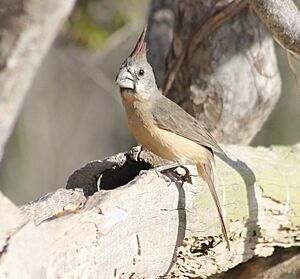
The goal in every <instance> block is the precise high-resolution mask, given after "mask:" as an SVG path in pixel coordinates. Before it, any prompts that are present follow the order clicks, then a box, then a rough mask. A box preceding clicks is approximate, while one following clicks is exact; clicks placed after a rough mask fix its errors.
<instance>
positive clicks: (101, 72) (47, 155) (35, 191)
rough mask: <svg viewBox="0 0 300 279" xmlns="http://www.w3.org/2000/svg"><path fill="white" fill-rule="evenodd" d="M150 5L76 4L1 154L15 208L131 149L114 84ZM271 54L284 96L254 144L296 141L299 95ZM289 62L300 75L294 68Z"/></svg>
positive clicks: (283, 59)
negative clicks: (96, 163) (77, 172)
mask: <svg viewBox="0 0 300 279" xmlns="http://www.w3.org/2000/svg"><path fill="white" fill-rule="evenodd" d="M295 2H296V3H297V4H299V2H300V1H295ZM148 3H149V0H125V1H110V0H80V1H78V3H77V6H76V7H75V9H74V11H73V13H72V15H71V17H70V19H69V20H68V22H66V23H65V25H64V26H63V28H62V30H61V32H60V34H59V35H58V37H57V39H56V41H55V43H54V44H53V46H52V48H51V49H50V51H49V53H48V54H47V56H46V57H45V59H44V61H43V63H42V65H41V67H40V69H39V71H38V73H37V75H36V77H35V80H34V82H33V84H32V86H31V89H30V92H29V94H28V95H27V98H26V101H25V104H24V106H23V109H22V112H21V114H20V117H19V119H18V122H17V124H16V127H15V131H14V133H13V135H12V136H11V138H10V141H9V143H8V145H7V147H6V150H5V156H4V159H3V162H2V164H1V168H0V190H1V191H2V192H3V193H4V194H5V195H6V196H8V197H9V198H10V199H11V200H12V201H13V202H15V203H17V204H24V203H26V202H29V201H31V200H34V199H37V198H39V197H40V196H42V195H44V194H46V193H47V192H49V191H54V190H56V189H57V188H59V187H64V186H65V184H66V181H67V179H68V176H69V175H70V174H71V173H72V172H73V171H74V170H76V169H78V168H80V167H81V166H83V165H84V164H85V163H87V162H88V161H91V160H97V159H103V158H105V157H107V156H110V155H113V154H115V153H118V152H122V151H126V150H128V149H129V148H130V147H131V146H132V145H133V144H134V143H135V142H134V140H133V139H132V137H131V136H130V134H129V131H128V129H127V124H126V119H125V117H124V114H123V109H122V107H121V102H120V96H119V90H118V88H117V87H116V85H115V83H114V78H115V75H116V74H117V72H118V69H119V67H120V65H121V63H122V62H123V60H124V59H125V58H126V57H127V56H128V55H129V53H130V52H131V50H132V47H133V46H134V44H135V42H136V39H137V37H138V35H139V33H140V32H141V28H142V26H144V24H145V22H146V19H147V12H148ZM276 50H277V57H278V63H279V68H280V72H281V76H282V81H283V85H282V95H281V98H280V101H279V103H278V104H277V107H276V109H275V110H274V111H273V113H272V115H271V116H270V118H269V119H268V121H267V122H266V123H265V125H264V127H263V128H262V130H261V131H260V132H259V133H258V135H257V136H256V138H255V139H254V141H253V143H252V145H254V146H257V145H264V146H269V145H274V144H282V145H290V144H294V143H296V142H299V141H300V125H299V124H300V109H299V105H300V90H299V88H298V87H297V82H296V78H295V77H294V75H293V73H292V72H291V70H290V68H289V66H288V62H287V56H286V53H285V51H284V50H283V49H281V48H280V47H279V46H278V45H277V46H276ZM293 64H294V66H295V67H296V68H297V69H298V72H299V70H300V63H299V62H298V61H297V60H295V59H293ZM299 73H300V72H299Z"/></svg>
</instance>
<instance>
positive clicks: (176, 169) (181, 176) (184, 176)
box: [154, 162, 192, 185]
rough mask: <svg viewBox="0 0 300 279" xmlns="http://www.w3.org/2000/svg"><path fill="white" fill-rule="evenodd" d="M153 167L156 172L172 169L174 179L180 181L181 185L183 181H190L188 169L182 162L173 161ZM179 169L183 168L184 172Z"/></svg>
mask: <svg viewBox="0 0 300 279" xmlns="http://www.w3.org/2000/svg"><path fill="white" fill-rule="evenodd" d="M154 169H155V170H156V171H157V172H165V171H172V173H173V176H174V177H175V178H176V180H177V181H181V185H183V183H184V182H188V183H192V180H191V174H190V171H189V169H188V168H187V167H185V166H183V163H182V162H175V163H172V164H168V165H163V166H159V167H155V168H154ZM181 169H183V170H184V173H183V172H182V171H180V170H181Z"/></svg>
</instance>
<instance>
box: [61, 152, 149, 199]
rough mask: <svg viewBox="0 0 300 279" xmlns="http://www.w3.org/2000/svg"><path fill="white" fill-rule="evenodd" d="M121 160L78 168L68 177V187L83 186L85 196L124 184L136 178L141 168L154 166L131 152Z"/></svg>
mask: <svg viewBox="0 0 300 279" xmlns="http://www.w3.org/2000/svg"><path fill="white" fill-rule="evenodd" d="M123 156H124V157H123V158H122V157H120V158H119V160H104V161H93V162H90V163H88V164H87V165H85V166H84V167H82V168H81V169H78V170H76V171H75V172H74V173H73V174H72V175H71V176H70V177H69V179H68V182H67V186H66V188H67V189H74V188H82V189H83V190H84V193H85V196H90V195H93V194H94V193H95V192H97V191H98V187H97V182H98V180H99V189H100V190H112V189H115V188H117V187H120V186H123V185H125V184H127V183H128V182H130V181H131V180H132V179H134V178H135V177H136V176H137V175H138V174H139V172H140V171H141V170H148V169H150V168H151V167H152V166H151V164H150V163H147V162H145V161H143V160H140V161H136V160H133V159H132V158H131V157H130V155H129V153H125V154H123Z"/></svg>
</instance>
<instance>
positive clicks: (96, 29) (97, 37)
mask: <svg viewBox="0 0 300 279" xmlns="http://www.w3.org/2000/svg"><path fill="white" fill-rule="evenodd" d="M95 2H96V4H97V5H101V4H102V0H81V1H79V2H78V4H77V6H76V7H75V9H74V12H73V14H72V16H71V17H70V19H69V21H68V23H67V25H66V28H65V31H66V33H67V35H68V37H69V39H70V40H71V41H75V42H76V43H78V44H80V45H81V46H85V47H88V48H93V49H95V48H98V47H100V46H101V45H102V44H103V42H104V41H105V40H106V39H107V37H108V36H109V35H110V34H111V33H113V32H114V31H116V30H117V29H118V28H120V27H122V26H123V25H124V24H125V23H126V22H127V21H128V18H127V16H126V14H125V13H121V12H120V11H119V10H118V9H114V10H108V11H107V14H108V15H107V17H108V18H109V19H108V20H106V22H105V23H101V21H100V22H99V21H96V20H95V19H94V18H93V16H91V14H90V12H89V9H88V7H89V4H90V3H95ZM97 2H99V3H97ZM103 9H105V7H103Z"/></svg>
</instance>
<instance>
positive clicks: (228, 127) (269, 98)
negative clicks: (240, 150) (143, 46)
mask: <svg viewBox="0 0 300 279" xmlns="http://www.w3.org/2000/svg"><path fill="white" fill-rule="evenodd" d="M215 2H216V1H211V0H206V1H203V0H182V1H157V0H153V1H152V9H151V11H150V15H149V52H148V53H149V59H150V62H151V63H152V65H153V67H154V71H155V72H156V73H158V74H157V76H156V78H157V79H158V82H159V85H160V86H161V87H162V85H163V83H165V82H166V80H165V79H166V73H167V72H168V71H172V70H173V69H174V65H175V63H176V62H177V60H178V58H179V57H180V55H181V54H182V53H183V51H184V50H185V48H186V45H187V43H188V41H189V40H190V39H191V38H192V37H193V36H194V34H195V33H196V32H197V31H198V30H199V29H200V28H201V27H202V26H203V25H204V24H205V22H207V20H209V17H208V16H207V15H208V14H209V12H210V11H211V10H212V8H213V6H214V4H215ZM280 91H281V80H280V75H279V71H278V67H277V62H276V56H275V52H274V46H273V40H272V37H271V36H270V35H269V33H268V31H267V30H266V28H265V26H264V25H263V23H262V22H261V21H260V20H259V19H258V18H257V16H256V15H255V14H254V13H253V12H252V11H251V10H250V9H249V8H248V7H246V8H245V9H243V10H242V11H241V12H239V13H238V14H237V15H236V16H233V17H232V18H230V19H229V20H228V21H227V22H225V23H224V24H222V26H221V27H220V28H218V29H217V30H216V31H215V32H213V33H212V34H211V35H209V36H207V37H206V38H205V39H204V40H203V41H202V42H201V43H200V44H197V46H196V48H195V50H193V51H192V52H191V51H190V52H189V53H187V56H186V57H185V59H184V61H183V63H182V65H181V67H180V69H179V71H178V74H177V76H176V79H175V82H174V84H173V86H172V87H171V90H170V91H169V92H168V95H167V96H168V97H169V98H171V99H172V100H174V101H175V102H176V103H178V104H179V105H180V106H182V107H183V108H184V109H185V110H186V111H188V112H189V113H190V114H192V115H194V116H195V117H197V118H198V119H200V120H201V121H203V122H204V123H205V125H206V126H207V127H208V128H209V129H210V130H211V131H212V133H213V134H214V135H215V136H216V137H217V139H218V140H220V141H222V142H224V143H244V144H245V143H246V144H247V143H249V142H250V141H251V140H252V139H253V137H254V136H255V135H256V133H257V132H258V131H259V130H260V129H261V127H262V125H263V123H264V122H265V120H266V119H267V118H268V116H269V114H270V112H271V111H272V109H273V108H274V106H275V104H276V102H277V100H278V98H279V95H280Z"/></svg>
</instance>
